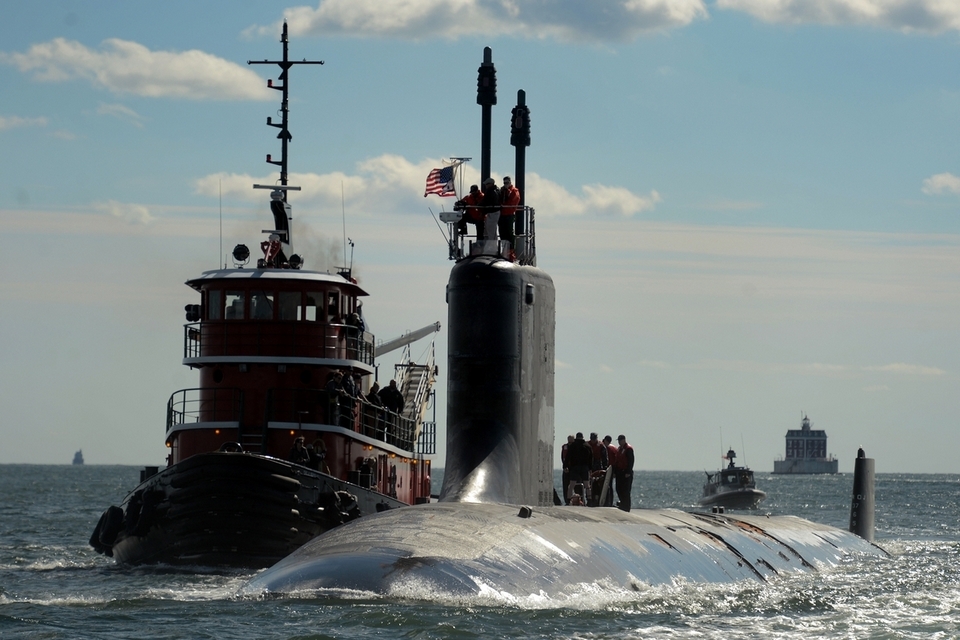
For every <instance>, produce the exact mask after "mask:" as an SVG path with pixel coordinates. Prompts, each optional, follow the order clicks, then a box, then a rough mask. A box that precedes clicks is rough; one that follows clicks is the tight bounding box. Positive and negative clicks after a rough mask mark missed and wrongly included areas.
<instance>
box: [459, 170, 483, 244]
mask: <svg viewBox="0 0 960 640" xmlns="http://www.w3.org/2000/svg"><path fill="white" fill-rule="evenodd" d="M482 201H483V192H482V191H480V187H478V186H477V185H475V184H472V185H470V193H468V194H467V195H465V196H464V197H463V199H462V200H458V201H457V202H455V203H454V205H453V210H454V211H463V217H462V218H460V222H458V223H457V231H458V232H459V233H460V235H462V236H465V235H467V223H468V222H469V223H470V224H472V225H474V226H475V227H476V228H477V240H480V239H481V238H483V212H482V211H481V210H480V203H481V202H482Z"/></svg>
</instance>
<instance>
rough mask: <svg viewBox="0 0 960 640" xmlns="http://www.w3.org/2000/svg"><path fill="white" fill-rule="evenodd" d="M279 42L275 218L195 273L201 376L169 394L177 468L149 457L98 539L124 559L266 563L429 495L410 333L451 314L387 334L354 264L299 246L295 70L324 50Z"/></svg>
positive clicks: (422, 333)
mask: <svg viewBox="0 0 960 640" xmlns="http://www.w3.org/2000/svg"><path fill="white" fill-rule="evenodd" d="M281 42H282V43H283V59H282V60H278V61H267V60H264V61H262V62H251V64H277V65H279V66H280V68H281V70H282V71H281V73H280V75H279V79H280V83H281V84H274V81H272V80H269V81H267V86H269V87H271V88H273V89H277V90H280V91H282V102H281V108H280V113H281V114H282V120H281V122H278V123H276V122H272V119H271V118H267V125H268V126H271V127H275V128H278V129H279V130H280V133H279V135H277V138H279V139H280V140H281V144H282V155H281V159H280V160H274V159H272V158H271V156H270V155H267V157H266V159H267V162H268V163H270V164H273V165H277V166H279V167H280V176H279V180H278V181H277V184H271V185H253V187H254V188H255V189H256V188H259V189H266V190H268V191H269V193H270V200H269V211H270V213H271V214H272V224H273V228H272V229H268V230H266V231H264V233H265V234H266V236H267V237H266V239H265V240H264V241H263V242H261V244H260V249H261V250H262V252H263V257H262V258H260V259H258V260H255V262H254V265H253V266H252V267H248V266H247V263H248V261H249V260H250V250H249V249H248V248H247V247H246V245H243V244H239V245H237V246H236V247H235V248H234V250H233V253H232V255H233V263H234V264H233V267H232V268H228V267H227V266H226V265H224V267H223V268H221V269H215V270H213V271H206V272H204V273H203V274H201V275H199V276H196V277H194V278H191V279H190V280H188V281H187V282H186V284H187V286H189V287H190V288H191V289H192V290H193V292H194V294H195V295H196V296H198V298H199V299H198V300H197V302H198V304H197V303H194V304H188V305H187V306H186V320H187V324H185V325H184V327H183V364H184V365H186V366H188V367H190V368H191V369H195V370H197V371H198V373H199V381H198V384H197V386H196V387H194V388H189V389H181V390H179V391H176V392H174V393H173V395H171V396H170V399H169V401H168V402H167V410H166V426H165V427H166V428H165V437H164V442H165V444H166V446H167V448H168V450H169V454H168V456H167V466H166V467H165V468H163V469H160V468H158V467H146V468H144V469H143V471H141V474H140V484H139V486H137V487H136V488H135V489H133V491H131V492H130V493H129V494H128V495H127V496H126V497H125V498H124V500H123V501H122V502H121V504H120V505H114V506H110V507H109V508H108V509H106V511H104V512H103V515H102V516H101V517H100V520H99V522H98V523H97V524H96V527H95V529H94V531H93V534H92V535H91V537H90V545H91V546H92V547H93V548H94V549H96V550H97V551H98V552H100V553H103V554H105V555H107V556H112V557H113V558H114V559H115V560H117V561H118V562H119V563H122V564H131V565H139V564H150V563H163V564H170V565H185V564H188V565H200V566H214V567H218V566H230V567H250V568H260V567H266V566H269V565H271V564H273V563H274V562H276V561H278V560H280V559H281V558H283V557H284V556H286V555H288V554H289V553H291V552H292V551H294V550H295V549H297V548H298V547H299V546H301V545H302V544H304V543H305V542H307V541H309V540H311V539H312V538H313V537H315V536H316V535H318V534H320V533H322V532H324V531H327V530H329V529H332V528H334V527H337V526H339V525H340V524H342V523H344V522H346V521H349V520H354V519H356V518H358V517H361V516H366V515H367V514H371V513H376V512H378V511H383V510H388V509H393V508H396V507H403V506H406V505H411V504H415V503H418V502H428V501H429V500H430V460H429V458H427V457H426V456H428V455H430V454H432V453H434V449H435V442H436V431H435V429H436V422H435V418H433V419H428V418H429V416H428V413H427V410H428V408H429V407H430V406H431V403H432V396H433V384H434V380H435V375H436V371H437V370H436V366H435V364H434V359H433V348H432V345H431V346H430V347H429V348H428V349H427V350H426V353H427V356H426V357H425V360H426V361H425V362H422V363H419V364H418V363H416V362H414V361H413V360H412V359H411V358H410V353H409V348H410V347H409V345H410V344H411V343H412V342H413V341H415V340H418V339H421V338H425V337H427V336H429V335H431V334H433V333H435V332H436V331H439V328H440V325H439V323H438V322H437V323H434V324H431V325H427V326H426V327H423V328H422V329H419V330H417V331H413V332H410V333H408V334H405V335H403V336H400V337H399V338H396V339H394V340H391V341H388V342H381V343H377V342H375V340H374V336H373V334H372V333H370V332H369V331H368V330H367V327H366V326H365V322H364V320H363V316H362V313H361V302H360V298H361V297H362V296H366V295H367V293H366V292H365V291H364V290H363V289H362V288H361V287H360V285H359V284H358V282H357V280H356V279H354V278H353V277H352V276H351V270H350V269H349V268H344V270H342V271H340V272H338V273H333V274H331V273H325V272H320V271H310V270H308V269H306V268H305V265H306V264H307V262H308V260H309V256H307V257H301V256H300V255H298V254H296V253H293V233H292V231H293V230H292V222H293V214H292V208H291V205H290V204H289V203H288V201H287V196H288V194H289V193H290V192H293V191H299V190H300V188H299V187H296V186H291V185H288V183H287V144H288V142H289V141H290V140H291V139H292V137H291V135H290V133H289V130H288V111H287V105H288V104H289V100H288V95H287V78H288V74H289V73H290V71H291V68H292V67H293V66H294V65H300V64H322V62H308V61H306V60H303V61H292V60H290V59H289V58H288V51H287V46H288V39H287V25H286V24H284V25H283V35H282V38H281ZM288 256H289V257H288ZM400 348H403V350H404V351H403V355H402V356H401V362H402V363H403V364H402V365H397V366H396V368H395V369H394V371H395V375H394V378H395V382H396V383H397V384H395V385H393V384H391V385H387V384H384V387H389V388H390V393H389V394H383V393H380V394H375V393H371V392H372V391H376V389H373V384H374V382H375V376H376V366H375V358H377V357H380V356H383V355H384V354H386V353H389V352H391V351H393V350H395V349H400ZM381 399H382V402H381V401H380V400H381ZM388 399H389V400H390V401H389V402H388V401H387V400H388ZM77 455H78V456H79V455H80V454H79V453H78V454H77Z"/></svg>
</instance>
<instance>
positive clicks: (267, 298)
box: [250, 291, 273, 320]
mask: <svg viewBox="0 0 960 640" xmlns="http://www.w3.org/2000/svg"><path fill="white" fill-rule="evenodd" d="M250 317H251V318H253V319H254V320H273V292H269V293H268V292H266V291H254V292H253V293H251V294H250Z"/></svg>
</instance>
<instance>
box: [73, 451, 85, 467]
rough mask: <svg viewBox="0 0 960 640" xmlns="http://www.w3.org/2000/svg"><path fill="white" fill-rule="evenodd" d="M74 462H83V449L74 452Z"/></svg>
mask: <svg viewBox="0 0 960 640" xmlns="http://www.w3.org/2000/svg"><path fill="white" fill-rule="evenodd" d="M73 464H83V449H79V450H78V451H77V452H76V453H75V454H73Z"/></svg>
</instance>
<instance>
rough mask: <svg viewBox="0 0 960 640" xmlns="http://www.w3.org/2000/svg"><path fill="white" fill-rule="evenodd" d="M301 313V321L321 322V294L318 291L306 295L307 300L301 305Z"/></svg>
mask: <svg viewBox="0 0 960 640" xmlns="http://www.w3.org/2000/svg"><path fill="white" fill-rule="evenodd" d="M303 312H304V313H303V319H304V320H306V321H307V322H316V321H317V320H323V293H322V292H320V291H311V292H309V293H307V299H306V302H305V303H304V305H303Z"/></svg>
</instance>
